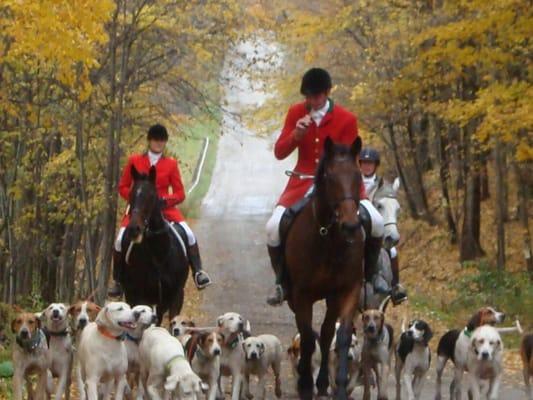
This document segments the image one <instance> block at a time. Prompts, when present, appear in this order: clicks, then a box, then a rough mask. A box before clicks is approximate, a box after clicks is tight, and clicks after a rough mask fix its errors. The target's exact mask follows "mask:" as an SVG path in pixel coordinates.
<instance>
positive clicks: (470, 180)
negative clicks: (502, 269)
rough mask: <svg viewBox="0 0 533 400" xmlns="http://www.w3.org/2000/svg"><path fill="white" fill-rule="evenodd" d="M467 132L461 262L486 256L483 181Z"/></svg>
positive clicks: (466, 129)
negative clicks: (482, 241)
mask: <svg viewBox="0 0 533 400" xmlns="http://www.w3.org/2000/svg"><path fill="white" fill-rule="evenodd" d="M464 131H465V140H466V143H465V146H464V147H465V156H466V157H465V161H466V171H465V172H466V173H465V177H466V188H465V193H464V202H463V215H464V216H463V229H462V232H461V246H460V260H461V261H470V260H475V259H476V258H478V257H480V256H482V255H484V254H485V252H484V251H483V249H482V248H481V244H480V241H479V234H480V226H481V225H480V219H481V179H480V173H479V164H478V163H477V162H476V161H477V157H476V156H475V155H474V154H473V150H472V149H471V147H472V143H470V140H471V139H470V132H469V131H470V128H469V127H466V128H465V129H464Z"/></svg>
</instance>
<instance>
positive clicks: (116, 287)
mask: <svg viewBox="0 0 533 400" xmlns="http://www.w3.org/2000/svg"><path fill="white" fill-rule="evenodd" d="M125 231H126V228H125V227H121V228H120V229H119V230H118V234H117V238H116V239H115V246H114V249H113V250H114V251H113V280H114V283H113V286H112V287H111V288H109V290H108V291H107V294H108V295H109V296H111V297H120V296H122V293H123V290H122V285H121V282H122V274H123V272H124V265H123V262H122V237H123V236H124V232H125Z"/></svg>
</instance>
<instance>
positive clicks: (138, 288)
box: [121, 166, 189, 324]
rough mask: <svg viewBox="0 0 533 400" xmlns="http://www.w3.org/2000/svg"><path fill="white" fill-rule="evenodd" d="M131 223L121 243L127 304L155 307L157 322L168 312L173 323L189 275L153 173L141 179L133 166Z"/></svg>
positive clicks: (183, 250)
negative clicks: (163, 209)
mask: <svg viewBox="0 0 533 400" xmlns="http://www.w3.org/2000/svg"><path fill="white" fill-rule="evenodd" d="M131 172H132V176H133V179H134V184H133V187H132V189H131V192H130V202H129V203H130V204H129V205H130V222H129V224H128V227H127V228H126V232H125V234H124V237H123V239H122V248H123V249H126V250H125V251H123V252H122V255H121V256H122V258H123V259H122V262H124V263H125V264H124V276H123V278H122V280H123V284H124V292H125V296H126V301H127V302H128V303H129V304H131V305H132V306H135V305H138V304H145V305H154V304H155V305H156V306H157V317H158V322H159V324H161V322H162V321H163V315H164V313H165V312H167V311H169V317H170V319H172V318H173V317H174V316H176V315H178V314H179V313H180V311H181V308H182V306H183V300H184V287H185V282H186V281H187V276H188V274H189V267H188V260H187V256H186V252H185V247H184V246H182V245H180V243H179V242H178V240H177V238H176V237H175V235H174V234H173V233H172V232H171V231H170V229H169V225H168V223H167V221H165V220H164V219H163V214H162V212H161V206H160V201H159V198H158V196H157V190H156V187H155V178H156V170H155V168H154V167H151V168H150V173H149V175H142V174H140V173H139V172H137V170H136V169H135V167H133V166H132V170H131Z"/></svg>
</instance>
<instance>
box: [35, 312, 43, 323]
mask: <svg viewBox="0 0 533 400" xmlns="http://www.w3.org/2000/svg"><path fill="white" fill-rule="evenodd" d="M33 315H35V317H36V318H37V321H39V322H46V313H45V312H44V311H38V312H36V313H33Z"/></svg>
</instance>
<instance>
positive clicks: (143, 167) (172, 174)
mask: <svg viewBox="0 0 533 400" xmlns="http://www.w3.org/2000/svg"><path fill="white" fill-rule="evenodd" d="M147 139H148V151H147V152H146V153H142V154H134V155H132V156H131V157H130V158H129V159H128V162H127V164H126V166H125V167H124V170H123V172H122V177H121V178H120V182H119V184H118V192H119V194H120V196H121V197H122V198H123V199H124V200H126V201H129V198H130V191H131V188H132V186H133V177H132V176H131V167H132V166H134V167H135V169H136V170H137V171H138V172H139V173H141V174H148V173H149V171H150V167H151V166H152V165H154V166H155V169H156V182H155V185H156V189H157V193H158V195H159V199H160V202H161V204H162V207H161V208H162V210H163V216H164V218H165V219H166V220H167V221H168V222H169V225H170V228H171V232H173V233H174V234H178V231H179V230H183V231H184V232H185V233H186V235H187V257H188V259H189V263H190V266H191V270H192V273H193V277H194V283H195V284H196V287H197V288H198V289H203V288H205V287H207V286H209V285H210V284H211V279H210V278H209V275H208V274H207V273H206V272H205V271H203V270H202V262H201V259H200V251H199V249H198V243H197V241H196V237H195V235H194V233H193V231H192V230H191V228H190V227H189V225H187V223H186V222H185V219H184V218H183V214H182V213H181V212H180V210H179V209H178V208H177V207H176V206H177V205H178V204H180V203H181V202H183V200H185V189H184V187H183V182H182V180H181V175H180V170H179V165H178V162H177V161H176V160H175V159H174V158H172V157H167V156H165V155H164V154H163V151H164V149H165V146H166V144H167V141H168V133H167V130H166V128H165V127H164V126H162V125H159V124H157V125H154V126H152V127H150V129H149V130H148V136H147ZM128 223H129V214H128V213H126V214H125V215H124V217H123V218H122V223H121V225H120V229H119V232H118V235H117V239H116V241H115V256H114V257H113V279H114V280H115V285H114V286H113V287H112V288H111V289H110V290H109V295H110V296H120V295H122V287H121V285H120V281H121V276H122V270H123V268H124V266H123V264H122V263H121V262H120V260H121V257H120V252H121V251H122V238H123V236H124V232H125V230H126V226H127V225H128Z"/></svg>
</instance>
